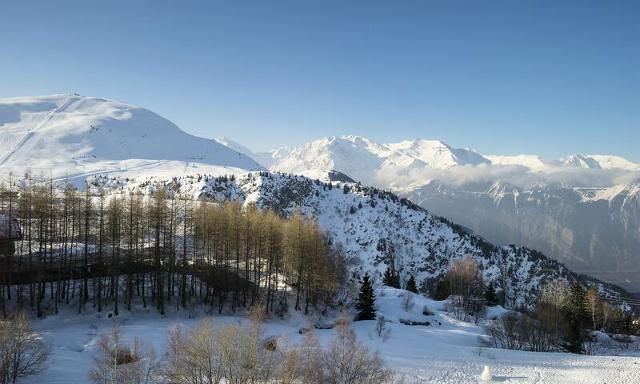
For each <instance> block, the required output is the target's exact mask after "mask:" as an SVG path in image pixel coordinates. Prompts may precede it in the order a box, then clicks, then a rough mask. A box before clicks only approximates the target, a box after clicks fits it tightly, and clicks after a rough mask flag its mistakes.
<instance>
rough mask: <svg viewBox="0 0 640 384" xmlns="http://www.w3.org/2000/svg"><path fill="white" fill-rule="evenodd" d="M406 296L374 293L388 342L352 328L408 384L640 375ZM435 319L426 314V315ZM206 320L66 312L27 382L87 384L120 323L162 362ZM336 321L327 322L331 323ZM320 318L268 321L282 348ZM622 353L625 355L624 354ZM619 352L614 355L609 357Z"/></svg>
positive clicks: (616, 379)
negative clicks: (509, 338)
mask: <svg viewBox="0 0 640 384" xmlns="http://www.w3.org/2000/svg"><path fill="white" fill-rule="evenodd" d="M403 293H404V292H403V291H401V290H396V289H393V288H383V289H380V290H378V291H377V292H376V296H377V309H378V314H379V315H381V316H384V317H385V318H386V319H387V320H388V322H387V329H388V330H389V336H388V338H387V339H386V340H385V339H383V338H381V337H379V336H378V335H377V333H376V331H375V321H359V322H354V323H352V324H351V327H352V328H353V330H354V331H355V333H356V335H357V337H358V340H359V341H360V342H362V343H363V344H365V345H366V346H367V347H368V348H370V349H371V350H373V351H377V352H378V353H380V355H381V357H382V358H383V359H384V361H385V364H386V365H387V366H388V367H389V368H392V369H393V370H394V371H395V372H396V373H397V374H398V375H399V376H401V377H403V378H404V379H405V381H404V382H406V383H410V384H435V383H437V384H476V383H478V382H479V380H478V379H479V377H480V373H481V372H482V370H483V368H484V366H486V365H488V366H490V367H491V370H492V372H493V379H494V380H493V381H492V382H497V383H512V384H513V383H521V384H524V383H537V384H601V383H608V384H629V383H635V382H636V380H637V378H638V377H639V376H640V356H638V353H639V352H636V354H635V355H634V353H633V352H627V353H626V355H625V356H587V355H574V354H568V353H535V352H524V351H512V350H504V349H495V348H487V347H483V346H482V343H481V340H482V339H486V337H487V336H486V334H485V332H484V330H483V328H482V325H474V324H470V323H465V322H461V321H458V320H456V319H454V318H452V317H450V316H449V314H448V313H446V312H445V311H444V302H439V301H433V300H429V299H427V298H424V297H422V296H419V295H413V300H414V307H413V308H412V309H410V310H409V311H408V312H407V311H405V310H404V309H403V308H402V306H401V302H402V299H401V298H400V295H402V294H403ZM425 306H426V307H428V308H429V310H430V311H431V312H432V313H433V314H432V315H430V316H424V315H423V314H422V309H423V308H424V307H425ZM503 312H504V310H501V309H500V308H499V307H497V308H491V309H490V312H489V313H488V316H495V315H497V314H500V313H503ZM206 316H207V314H206V313H205V310H204V308H200V307H196V308H194V309H193V310H189V311H180V312H176V313H170V314H169V315H167V316H159V315H157V313H155V311H154V310H153V309H151V310H149V309H146V310H144V309H142V308H137V309H136V308H134V311H133V312H131V313H129V312H124V313H123V314H121V315H120V316H118V317H117V319H116V320H114V319H109V318H107V316H106V314H104V313H103V314H97V313H86V314H83V315H77V314H76V313H75V311H73V310H72V309H71V308H70V309H69V310H68V311H67V312H64V311H63V312H62V313H61V314H59V315H56V316H51V317H48V318H46V319H44V320H37V321H34V326H35V328H36V330H38V331H39V332H41V333H42V335H43V337H44V340H45V342H47V343H48V344H50V345H51V348H52V355H51V361H50V362H49V364H48V366H47V368H46V370H45V371H44V372H42V373H40V374H39V375H36V376H32V377H28V378H25V379H24V380H23V382H24V383H25V384H31V383H32V384H40V383H45V382H46V383H48V384H68V383H77V384H85V383H89V380H88V373H89V369H90V368H91V364H92V359H93V358H94V357H97V356H98V347H97V343H98V340H99V337H100V335H102V334H105V333H108V332H109V331H110V330H111V327H112V325H113V324H114V323H117V324H119V326H120V329H121V330H122V332H123V334H124V336H125V340H126V341H131V340H133V339H134V338H136V337H138V338H141V339H142V340H143V341H144V342H145V343H149V344H150V345H152V346H153V347H154V349H155V351H156V354H157V355H158V356H160V357H161V356H163V352H164V350H165V348H166V337H167V334H168V331H169V330H170V329H171V327H173V326H174V325H175V324H176V322H178V321H179V322H180V324H181V325H182V326H184V327H187V328H191V327H194V326H195V325H196V324H197V323H198V321H199V320H200V319H202V318H204V317H206ZM402 318H404V319H412V320H419V321H428V322H429V324H430V325H429V326H408V325H403V324H401V323H400V322H399V320H400V319H402ZM329 320H335V317H332V318H331V319H324V321H325V322H327V321H329ZM312 321H314V319H309V318H305V317H304V316H301V315H299V314H297V313H293V314H292V315H291V316H290V317H289V318H287V319H285V320H281V319H277V318H276V319H271V320H269V321H267V322H266V324H265V327H264V333H265V335H266V336H267V337H278V338H279V339H280V340H281V341H279V343H278V345H279V346H280V345H282V346H294V345H297V344H300V343H302V342H303V338H304V336H303V335H300V334H299V332H298V330H299V329H300V328H301V327H309V323H310V322H312ZM213 322H214V327H215V328H218V327H221V326H222V325H225V324H240V325H243V326H248V320H247V318H246V317H243V316H237V315H236V316H230V315H223V316H216V317H215V318H214V319H213ZM334 335H335V330H332V329H318V330H315V336H316V337H317V339H318V340H319V342H320V344H321V346H324V347H326V346H327V345H329V343H330V342H331V339H332V338H333V337H334ZM620 352H622V351H620ZM620 352H616V351H611V354H619V353H620Z"/></svg>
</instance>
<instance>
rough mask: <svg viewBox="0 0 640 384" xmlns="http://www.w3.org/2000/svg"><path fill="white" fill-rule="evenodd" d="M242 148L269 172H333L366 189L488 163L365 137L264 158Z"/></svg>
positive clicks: (465, 152)
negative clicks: (396, 177) (391, 178)
mask: <svg viewBox="0 0 640 384" xmlns="http://www.w3.org/2000/svg"><path fill="white" fill-rule="evenodd" d="M219 142H220V143H222V144H224V145H227V146H229V148H240V147H241V146H240V145H239V144H237V143H235V142H233V141H230V140H229V139H226V138H225V139H223V140H219ZM242 148H243V149H244V150H245V151H244V152H243V153H245V154H247V155H249V156H251V157H252V158H253V159H255V160H256V161H258V162H259V163H260V164H262V165H263V166H265V167H266V168H269V169H271V170H273V171H278V172H287V173H293V174H297V175H304V176H307V177H310V178H314V179H320V180H325V181H326V180H328V178H327V175H328V173H329V172H330V171H332V170H333V171H338V172H342V173H344V174H346V175H348V176H349V177H351V178H353V179H355V180H359V181H361V182H363V183H365V184H370V185H379V184H380V182H379V179H380V178H382V177H385V176H386V175H388V174H393V173H402V174H410V173H411V172H413V171H415V170H418V171H419V170H422V169H424V168H431V169H440V170H446V169H449V168H451V167H455V166H463V165H479V164H488V163H490V161H489V160H488V159H486V158H485V157H483V156H482V155H480V154H478V153H477V152H475V151H473V150H471V149H462V148H452V147H451V146H449V145H447V144H445V143H443V142H441V141H437V140H422V139H416V140H407V141H402V142H399V143H391V144H379V143H376V142H375V141H373V140H370V139H367V138H365V137H360V136H354V135H346V136H341V137H328V138H323V139H320V140H315V141H312V142H309V143H306V144H304V145H301V146H299V147H284V148H279V149H276V150H273V151H271V152H270V153H268V154H265V153H256V154H252V153H251V152H248V150H246V148H244V147H242Z"/></svg>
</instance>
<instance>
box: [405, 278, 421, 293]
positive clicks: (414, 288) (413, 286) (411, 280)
mask: <svg viewBox="0 0 640 384" xmlns="http://www.w3.org/2000/svg"><path fill="white" fill-rule="evenodd" d="M406 289H407V291H409V292H413V293H418V287H417V286H416V279H415V277H413V275H411V276H409V281H407V287H406Z"/></svg>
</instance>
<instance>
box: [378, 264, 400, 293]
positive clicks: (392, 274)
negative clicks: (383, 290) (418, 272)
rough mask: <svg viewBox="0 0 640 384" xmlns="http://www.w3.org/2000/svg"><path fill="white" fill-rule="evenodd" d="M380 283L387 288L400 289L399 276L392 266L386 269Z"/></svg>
mask: <svg viewBox="0 0 640 384" xmlns="http://www.w3.org/2000/svg"><path fill="white" fill-rule="evenodd" d="M382 283H383V284H384V285H386V286H388V287H392V288H400V274H399V273H397V272H396V271H395V268H393V266H392V265H390V266H389V267H387V270H386V271H384V276H383V277H382Z"/></svg>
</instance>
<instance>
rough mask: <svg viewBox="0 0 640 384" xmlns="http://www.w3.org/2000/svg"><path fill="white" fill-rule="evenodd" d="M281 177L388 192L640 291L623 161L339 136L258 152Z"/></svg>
mask: <svg viewBox="0 0 640 384" xmlns="http://www.w3.org/2000/svg"><path fill="white" fill-rule="evenodd" d="M218 141H219V142H220V143H222V144H224V145H227V146H229V147H230V148H234V149H236V150H238V151H240V152H242V153H244V154H245V155H247V156H249V157H252V158H254V159H255V160H256V161H257V162H259V163H261V164H262V165H263V166H264V167H266V168H269V169H270V170H273V171H279V172H287V173H293V174H299V175H305V176H307V177H310V178H317V179H320V180H331V179H332V178H333V176H334V175H336V174H340V175H342V176H343V177H344V176H346V177H348V178H349V179H353V180H355V181H360V182H362V183H363V184H366V185H373V186H377V187H379V188H384V189H388V190H391V191H394V192H396V193H398V194H400V195H401V196H403V197H406V198H408V199H410V200H412V201H414V202H415V203H417V204H419V205H420V206H422V207H424V208H427V209H429V210H430V211H431V212H434V213H436V214H438V215H441V216H444V217H447V218H449V219H451V220H453V221H454V222H456V223H458V224H461V225H463V226H465V227H467V228H469V229H471V230H472V231H474V232H475V233H477V234H479V235H481V236H483V237H485V238H486V239H488V240H489V241H492V242H495V243H498V244H522V245H525V246H527V247H530V248H533V249H538V250H540V251H542V252H543V253H545V254H547V255H550V256H551V257H553V258H555V259H557V260H559V261H561V262H563V263H566V264H567V265H568V266H569V267H570V268H573V269H575V270H578V271H581V272H584V273H588V274H590V275H593V276H598V277H599V278H602V279H605V280H607V281H610V282H613V283H617V284H621V285H623V286H625V287H627V288H629V289H632V290H637V291H640V269H639V267H638V266H639V265H640V164H637V163H633V162H631V161H629V160H626V159H624V158H622V157H619V156H613V155H583V154H572V155H569V156H566V157H565V158H562V159H545V158H543V157H541V156H537V155H515V156H504V155H483V154H480V153H478V152H477V151H474V150H472V149H468V148H454V147H451V146H450V145H447V144H446V143H443V142H441V141H436V140H423V139H416V140H410V141H402V142H399V143H390V144H379V143H377V142H375V141H373V140H370V139H368V138H364V137H358V136H353V135H349V136H342V137H330V138H323V139H319V140H315V141H312V142H309V143H306V144H303V145H301V146H298V147H284V148H280V149H276V150H273V151H270V152H268V153H257V154H254V153H251V152H250V151H248V150H247V149H246V148H244V147H242V146H240V145H238V144H237V143H234V142H233V141H231V140H229V139H226V138H223V139H218Z"/></svg>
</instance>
